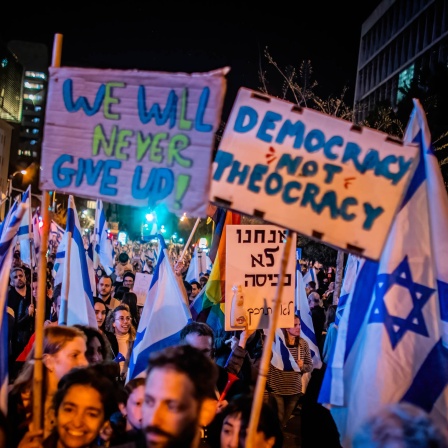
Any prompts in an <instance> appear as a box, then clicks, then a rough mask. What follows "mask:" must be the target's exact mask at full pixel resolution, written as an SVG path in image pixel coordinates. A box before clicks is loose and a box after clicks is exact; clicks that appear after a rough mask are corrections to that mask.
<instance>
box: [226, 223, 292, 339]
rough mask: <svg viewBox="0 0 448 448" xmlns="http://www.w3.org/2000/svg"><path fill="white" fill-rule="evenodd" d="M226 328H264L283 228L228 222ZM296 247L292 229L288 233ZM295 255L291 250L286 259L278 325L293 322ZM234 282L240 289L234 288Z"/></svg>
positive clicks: (274, 288) (276, 275) (279, 259)
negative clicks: (230, 223) (229, 223)
mask: <svg viewBox="0 0 448 448" xmlns="http://www.w3.org/2000/svg"><path fill="white" fill-rule="evenodd" d="M226 232H227V236H226V253H227V257H226V284H225V288H226V297H227V298H229V300H227V299H226V307H225V329H226V331H232V330H241V329H243V328H244V326H245V325H246V323H247V325H248V327H249V328H250V329H254V328H268V327H269V322H270V319H271V316H272V302H273V300H274V298H275V296H276V292H277V284H278V278H279V274H280V267H281V262H282V256H283V251H284V244H285V242H286V231H285V230H284V229H281V228H279V227H277V226H273V225H228V226H227V227H226ZM290 238H293V240H292V246H293V247H296V238H297V235H296V233H292V234H291V235H290ZM295 272H296V259H295V252H294V251H291V252H290V256H289V259H288V263H287V267H286V271H285V280H284V286H283V292H282V297H281V304H280V307H279V308H280V315H279V317H278V320H277V326H278V327H279V328H291V327H293V326H294V297H295V296H294V290H295ZM238 286H239V287H240V290H238Z"/></svg>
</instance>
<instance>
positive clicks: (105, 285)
mask: <svg viewBox="0 0 448 448" xmlns="http://www.w3.org/2000/svg"><path fill="white" fill-rule="evenodd" d="M97 291H98V296H99V297H106V298H107V297H109V296H110V294H111V292H112V277H109V276H107V275H103V276H102V277H101V278H100V279H99V281H98V287H97Z"/></svg>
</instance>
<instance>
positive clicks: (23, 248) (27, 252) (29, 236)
mask: <svg viewBox="0 0 448 448" xmlns="http://www.w3.org/2000/svg"><path fill="white" fill-rule="evenodd" d="M22 203H26V204H27V207H26V211H25V214H24V215H23V217H22V220H21V221H20V226H19V230H18V232H17V240H18V241H19V244H20V258H21V260H22V262H23V263H25V264H27V265H28V266H30V267H34V266H35V264H34V261H35V258H36V257H35V256H34V255H33V249H32V240H33V231H32V225H31V185H29V186H28V188H27V189H26V191H25V192H24V193H23V195H22Z"/></svg>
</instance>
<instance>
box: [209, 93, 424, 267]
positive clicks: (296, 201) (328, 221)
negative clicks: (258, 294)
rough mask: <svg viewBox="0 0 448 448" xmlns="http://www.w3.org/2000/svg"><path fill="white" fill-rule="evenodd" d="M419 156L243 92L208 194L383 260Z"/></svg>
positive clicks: (412, 149)
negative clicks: (381, 257)
mask: <svg viewBox="0 0 448 448" xmlns="http://www.w3.org/2000/svg"><path fill="white" fill-rule="evenodd" d="M417 162H418V148H417V146H404V145H403V144H402V143H401V142H397V141H393V140H391V139H390V138H389V136H388V135H387V134H384V133H382V132H379V131H376V130H373V129H368V128H361V127H355V126H353V125H352V123H351V122H349V121H345V120H342V119H338V118H335V117H332V116H329V115H326V114H323V113H320V112H317V111H314V110H311V109H306V108H299V107H297V106H295V105H294V104H292V103H289V102H287V101H282V100H279V99H276V98H273V97H269V96H264V95H260V94H258V93H257V92H253V91H251V90H249V89H245V88H242V89H240V90H239V93H238V95H237V98H236V101H235V103H234V105H233V108H232V111H231V114H230V117H229V120H228V121H227V124H226V128H225V131H224V134H223V137H222V139H221V141H220V144H219V148H218V151H217V153H216V156H215V160H214V162H213V178H212V184H211V189H210V196H209V198H210V201H211V202H212V203H214V204H216V205H221V206H224V207H226V208H229V209H232V210H236V211H238V212H242V213H245V214H248V215H252V216H257V217H260V218H262V219H263V220H264V221H266V222H270V223H274V224H277V225H280V226H282V227H284V228H287V229H291V230H295V231H297V232H299V233H301V234H303V235H307V236H309V237H312V238H314V239H316V240H319V241H321V242H323V243H325V244H328V245H331V246H334V247H337V248H341V249H343V250H346V251H348V252H352V253H355V254H356V255H360V256H363V257H365V258H371V259H373V260H378V259H379V258H380V255H381V252H382V250H383V247H384V244H385V241H386V238H387V235H388V233H389V229H390V226H391V224H392V220H393V218H394V216H395V214H396V212H397V210H398V207H399V206H400V204H401V200H402V198H403V195H404V192H405V191H406V188H407V185H408V183H409V181H410V177H411V174H412V173H413V171H414V170H415V167H416V164H417Z"/></svg>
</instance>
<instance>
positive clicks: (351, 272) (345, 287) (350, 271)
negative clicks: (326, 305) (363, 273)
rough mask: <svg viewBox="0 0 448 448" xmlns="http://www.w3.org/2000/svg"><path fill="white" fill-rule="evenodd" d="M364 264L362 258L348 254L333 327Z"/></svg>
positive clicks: (340, 315)
mask: <svg viewBox="0 0 448 448" xmlns="http://www.w3.org/2000/svg"><path fill="white" fill-rule="evenodd" d="M363 263H364V258H361V257H358V256H356V255H353V254H349V255H348V257H347V263H346V265H345V270H344V277H343V279H342V286H341V293H340V295H339V301H338V306H337V308H336V317H335V321H334V323H335V325H339V322H340V320H341V317H342V313H343V312H344V309H345V304H346V303H347V299H348V296H349V294H350V292H351V291H352V289H353V287H354V286H355V283H356V277H357V276H358V273H359V271H360V269H361V267H362V265H363Z"/></svg>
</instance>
